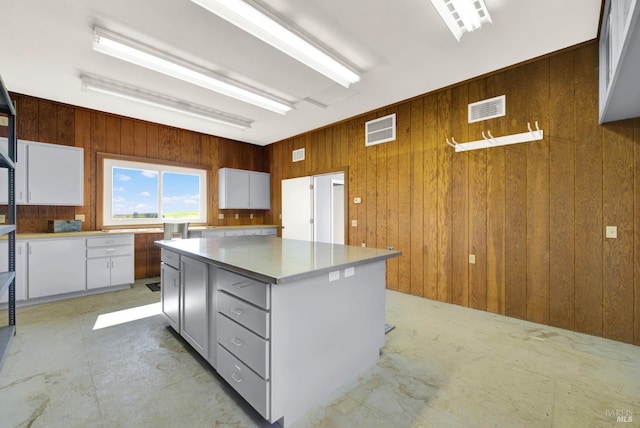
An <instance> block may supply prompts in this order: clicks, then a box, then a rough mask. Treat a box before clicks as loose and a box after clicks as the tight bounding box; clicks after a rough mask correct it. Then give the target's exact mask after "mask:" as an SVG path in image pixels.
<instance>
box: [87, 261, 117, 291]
mask: <svg viewBox="0 0 640 428" xmlns="http://www.w3.org/2000/svg"><path fill="white" fill-rule="evenodd" d="M110 285H111V258H109V257H103V258H100V259H88V260H87V289H89V290H91V289H94V288H102V287H108V286H110Z"/></svg>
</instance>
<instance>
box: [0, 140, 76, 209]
mask: <svg viewBox="0 0 640 428" xmlns="http://www.w3.org/2000/svg"><path fill="white" fill-rule="evenodd" d="M0 145H2V147H3V148H6V145H7V140H6V138H3V139H0ZM0 203H4V204H6V203H7V173H6V170H4V171H1V173H0ZM16 203H18V204H23V205H24V204H26V205H70V206H79V205H83V204H84V149H82V148H79V147H70V146H63V145H59V144H44V143H36V142H32V141H24V140H18V161H17V162H16Z"/></svg>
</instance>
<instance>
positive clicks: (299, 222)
mask: <svg viewBox="0 0 640 428" xmlns="http://www.w3.org/2000/svg"><path fill="white" fill-rule="evenodd" d="M311 183H312V178H311V177H299V178H290V179H288V180H282V237H283V238H285V239H300V240H304V241H313V224H312V222H311V221H312V213H313V210H312V208H313V207H312V205H313V194H312V189H311Z"/></svg>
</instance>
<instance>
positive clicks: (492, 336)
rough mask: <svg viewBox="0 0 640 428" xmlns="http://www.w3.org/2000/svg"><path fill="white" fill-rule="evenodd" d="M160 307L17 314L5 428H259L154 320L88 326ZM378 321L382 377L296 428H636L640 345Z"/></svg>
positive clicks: (330, 402) (461, 319)
mask: <svg viewBox="0 0 640 428" xmlns="http://www.w3.org/2000/svg"><path fill="white" fill-rule="evenodd" d="M159 299H160V293H157V292H156V293H153V292H151V291H149V289H148V288H147V287H146V286H145V285H144V282H140V283H137V284H136V285H135V286H134V287H133V288H131V289H130V290H125V291H118V292H112V293H108V294H102V295H97V296H89V297H83V298H78V299H70V300H66V301H61V302H56V303H50V304H43V305H38V306H31V307H25V308H21V309H19V310H18V314H17V319H18V335H17V336H16V337H15V340H14V341H13V344H12V346H11V348H10V350H9V355H8V357H7V359H6V361H5V363H4V366H3V367H2V368H1V370H0V427H34V428H35V427H47V428H53V427H65V428H69V427H82V428H85V427H105V428H111V427H190V428H192V427H252V426H268V424H266V423H265V422H264V420H262V419H261V418H260V416H259V415H258V414H257V413H255V412H254V411H253V410H252V409H251V408H249V407H248V406H247V405H246V404H245V403H244V402H243V401H242V399H241V398H239V396H238V395H237V394H236V393H235V392H234V391H233V390H231V388H230V387H228V386H227V385H226V384H225V383H224V381H223V380H222V379H221V378H220V377H218V376H217V375H216V373H215V372H214V371H213V370H212V369H211V368H210V367H209V366H208V365H207V364H206V363H205V362H204V361H203V360H202V359H201V358H200V357H199V356H197V355H196V354H195V353H194V352H192V351H191V350H190V349H189V347H188V346H187V345H186V344H185V342H183V341H182V340H181V339H180V338H178V337H177V336H176V335H175V334H174V333H173V331H172V330H171V329H169V328H168V327H167V324H166V323H165V321H164V320H163V319H162V318H161V317H160V316H159V315H155V316H148V317H146V318H143V319H139V320H135V321H130V322H127V323H124V324H119V325H114V326H111V327H104V328H100V329H94V327H95V326H96V321H97V320H98V316H99V315H101V314H108V313H112V312H114V311H120V310H123V309H127V308H135V307H140V306H144V305H148V304H153V303H156V302H158V301H159ZM151 309H156V310H157V308H155V307H154V306H152V307H151ZM0 316H2V319H3V320H4V319H6V313H5V312H2V313H0ZM103 318H104V317H100V319H99V320H98V321H100V322H102V321H103ZM387 322H389V323H392V324H394V325H395V326H396V328H395V329H394V330H392V331H391V332H390V333H389V334H387V336H386V339H387V342H386V346H385V347H384V349H383V354H382V356H381V358H380V360H379V362H378V365H377V367H375V368H374V369H372V370H371V371H370V372H369V373H368V374H367V375H365V376H363V377H361V378H359V379H358V380H357V381H355V382H352V383H351V384H349V385H346V386H345V387H344V388H342V389H341V390H340V391H337V392H336V393H335V394H334V395H333V396H331V397H328V398H327V401H326V402H325V403H324V404H323V405H321V406H319V407H318V408H316V409H314V410H313V411H311V412H310V413H309V414H307V415H306V416H305V417H304V418H303V419H302V420H300V421H298V422H297V423H295V424H294V426H295V427H367V428H369V427H462V426H464V427H492V426H495V427H603V426H640V347H636V346H631V345H625V344H622V343H617V342H613V341H610V340H605V339H600V338H596V337H591V336H586V335H582V334H576V333H572V332H568V331H565V330H560V329H555V328H551V327H545V326H541V325H537V324H532V323H528V322H523V321H519V320H514V319H510V318H506V317H502V316H496V315H492V314H488V313H485V312H481V311H475V310H471V309H467V308H462V307H458V306H453V305H447V304H443V303H438V302H433V301H429V300H426V299H422V298H416V297H413V296H408V295H404V294H400V293H396V292H392V291H388V292H387ZM618 416H620V417H626V418H627V420H629V418H631V420H632V421H631V422H627V423H622V422H616V421H617V418H618Z"/></svg>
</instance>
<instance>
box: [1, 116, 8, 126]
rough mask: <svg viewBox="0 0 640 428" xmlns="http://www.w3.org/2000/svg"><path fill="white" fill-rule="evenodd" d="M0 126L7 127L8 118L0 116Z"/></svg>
mask: <svg viewBox="0 0 640 428" xmlns="http://www.w3.org/2000/svg"><path fill="white" fill-rule="evenodd" d="M0 126H9V118H8V117H6V116H0Z"/></svg>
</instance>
